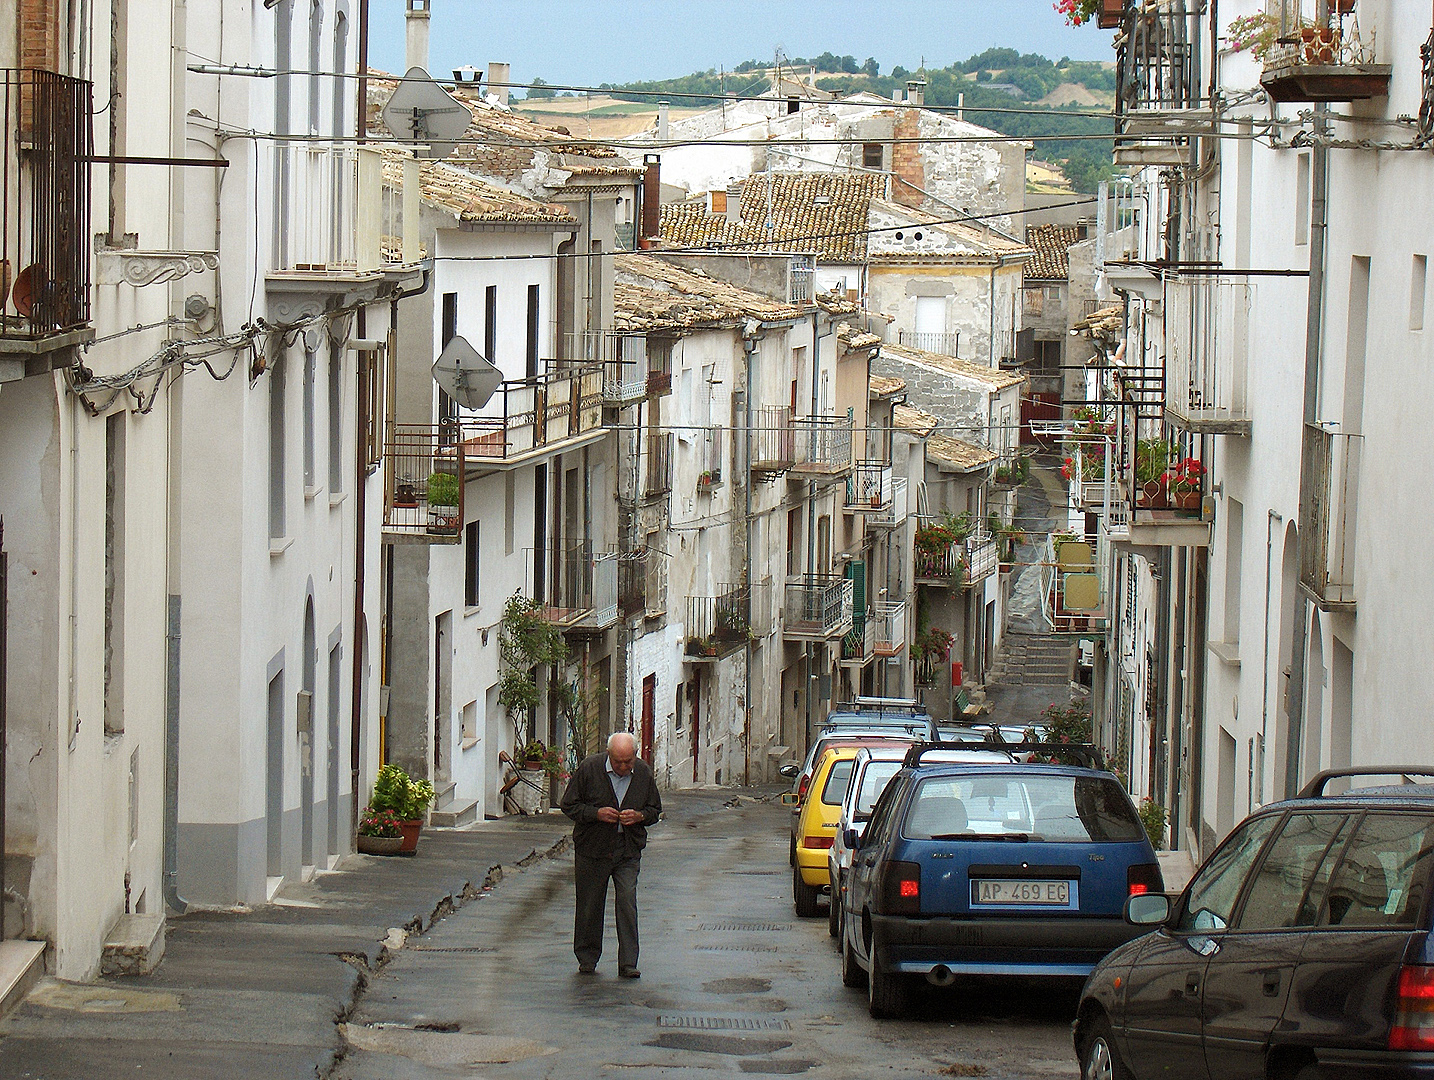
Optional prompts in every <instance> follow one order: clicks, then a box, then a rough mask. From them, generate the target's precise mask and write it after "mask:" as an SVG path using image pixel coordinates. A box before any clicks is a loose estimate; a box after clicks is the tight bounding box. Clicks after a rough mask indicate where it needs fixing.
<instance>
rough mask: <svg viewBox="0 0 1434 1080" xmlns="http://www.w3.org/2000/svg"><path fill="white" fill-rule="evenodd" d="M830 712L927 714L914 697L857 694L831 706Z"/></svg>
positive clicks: (924, 707) (925, 709)
mask: <svg viewBox="0 0 1434 1080" xmlns="http://www.w3.org/2000/svg"><path fill="white" fill-rule="evenodd" d="M830 711H831V712H892V713H902V712H905V713H912V714H913V715H916V716H926V715H928V710H927V708H926V706H925V705H923V704H921V702H919V701H917V700H916V699H915V698H893V697H863V696H858V697H856V698H853V699H852V700H851V701H842V702H838V703H837V704H835V705H833V706H832V707H831V710H830Z"/></svg>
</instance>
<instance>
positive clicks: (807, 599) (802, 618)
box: [782, 574, 854, 641]
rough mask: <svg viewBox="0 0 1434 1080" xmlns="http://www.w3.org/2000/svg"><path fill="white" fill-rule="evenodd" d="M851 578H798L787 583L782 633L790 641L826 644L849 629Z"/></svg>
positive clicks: (815, 575) (850, 624) (804, 575)
mask: <svg viewBox="0 0 1434 1080" xmlns="http://www.w3.org/2000/svg"><path fill="white" fill-rule="evenodd" d="M853 588H854V585H853V583H852V580H851V579H850V578H844V577H839V576H837V575H835V574H801V575H798V576H797V577H792V578H788V579H787V587H786V590H785V595H784V597H783V603H782V624H783V625H782V632H783V635H784V636H785V637H786V638H787V639H788V640H793V641H827V640H829V639H831V638H836V637H844V636H845V635H846V633H847V632H848V631H849V630H851V628H852V590H853Z"/></svg>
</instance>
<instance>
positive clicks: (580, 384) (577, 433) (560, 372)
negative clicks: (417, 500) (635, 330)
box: [445, 365, 603, 468]
mask: <svg viewBox="0 0 1434 1080" xmlns="http://www.w3.org/2000/svg"><path fill="white" fill-rule="evenodd" d="M602 426H603V425H602V368H601V367H597V366H581V367H579V366H567V365H562V366H557V365H555V366H554V367H553V368H552V370H550V371H548V372H547V373H546V374H542V375H534V376H531V377H529V378H526V379H509V380H506V381H505V382H503V383H502V384H501V385H500V386H499V387H498V389H497V391H495V392H494V394H493V396H492V397H491V398H490V399H489V400H488V403H487V404H486V405H485V406H483V408H482V409H481V410H476V411H473V412H469V411H467V410H464V411H463V412H462V414H461V415H460V416H459V417H458V418H457V419H454V420H451V421H448V423H447V424H446V425H445V429H446V431H447V432H448V435H447V441H448V443H450V444H456V443H457V442H461V443H462V450H463V453H464V455H465V457H466V458H467V461H468V466H469V467H470V468H473V467H475V466H478V465H481V464H483V463H484V462H504V461H513V460H515V459H522V458H525V457H530V456H533V455H536V454H539V453H543V452H546V451H557V450H561V449H563V448H564V447H565V446H568V445H570V444H572V443H573V442H576V441H578V440H581V439H586V438H588V437H590V436H593V435H595V434H596V433H598V432H600V431H601V430H602Z"/></svg>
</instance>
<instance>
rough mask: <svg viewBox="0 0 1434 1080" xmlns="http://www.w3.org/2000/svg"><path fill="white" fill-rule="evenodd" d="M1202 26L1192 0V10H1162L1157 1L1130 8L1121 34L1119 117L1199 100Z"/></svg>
mask: <svg viewBox="0 0 1434 1080" xmlns="http://www.w3.org/2000/svg"><path fill="white" fill-rule="evenodd" d="M1183 7H1184V5H1182V8H1183ZM1200 29H1201V27H1200V15H1199V13H1198V12H1197V10H1196V7H1195V5H1193V4H1192V5H1189V10H1188V11H1186V10H1168V9H1167V10H1161V9H1160V7H1158V6H1157V5H1154V4H1141V5H1130V6H1129V7H1127V8H1126V11H1125V20H1124V23H1123V25H1122V26H1121V29H1120V33H1119V34H1118V35H1117V36H1116V95H1115V99H1116V102H1115V108H1116V115H1117V117H1120V116H1123V115H1125V114H1128V113H1132V112H1138V111H1143V110H1162V111H1164V110H1171V109H1191V108H1195V107H1197V106H1198V105H1199V104H1200V87H1199V85H1198V82H1199V80H1198V78H1197V75H1198V72H1197V70H1196V64H1197V62H1198V58H1197V56H1196V54H1195V41H1196V39H1197V36H1198V35H1199V33H1200Z"/></svg>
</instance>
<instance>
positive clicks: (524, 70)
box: [369, 0, 1115, 86]
mask: <svg viewBox="0 0 1434 1080" xmlns="http://www.w3.org/2000/svg"><path fill="white" fill-rule="evenodd" d="M404 7H405V4H404V0H371V4H370V11H369V24H370V25H369V37H370V43H369V62H370V63H371V64H372V65H373V66H374V67H377V68H382V69H384V70H386V71H394V72H397V71H399V70H401V69H402V68H403V60H404V28H403V23H404V19H403V12H404ZM430 7H431V9H432V20H431V23H430V44H429V65H428V67H429V71H430V72H432V73H433V74H435V75H442V76H447V75H449V74H450V73H451V72H452V71H453V69H454V68H459V67H465V66H469V65H471V66H473V67H476V68H479V69H483V68H485V67H486V66H487V64H488V63H489V62H490V61H500V62H501V61H507V62H508V63H510V64H512V65H513V81H514V82H530V81H532V79H533V77H534V76H538V77H541V78H543V79H545V80H546V81H547V82H549V83H556V84H565V85H571V86H596V85H598V84H599V83H604V82H609V83H617V82H630V81H634V80H639V79H666V78H674V77H676V76H679V75H687V74H691V73H692V72H694V71H705V70H707V69H708V68H718V67H725V68H727V69H729V70H730V69H731V68H732V67H733V66H734V65H736V64H738V63H741V62H742V61H743V60H748V59H756V58H770V57H771V56H772V54H773V51H774V49H776V47H777V46H779V45H780V46H781V47H782V50H783V52H784V53H785V54H786V55H787V56H816V55H818V54H820V53H823V52H832V53H835V54H836V55H837V56H844V55H848V54H849V55H851V56H854V57H856V58H857V61H858V62H861V61H863V60H865V59H866V58H867V57H868V56H874V57H875V58H876V59H877V61H878V62H879V63H880V64H881V71H882V74H886V73H887V72H889V71H890V70H891V69H892V67H894V66H896V65H897V64H900V65H901V66H902V67H906V68H910V69H915V68H917V67H918V66H920V64H921V61H922V58H923V57H924V58H925V61H926V64H927V66H929V67H945V66H947V65H948V64H951V63H952V62H954V61H956V60H964V59H966V58H967V57H968V56H973V55H975V54H976V53H979V52H982V51H984V50H985V49H987V48H990V47H991V46H1001V47H1004V48H1014V49H1019V50H1020V51H1021V52H1036V53H1041V54H1042V55H1044V56H1047V57H1049V58H1050V59H1052V60H1058V59H1060V57H1062V56H1069V57H1070V58H1071V59H1073V60H1114V59H1115V53H1114V52H1113V51H1112V49H1111V47H1110V42H1111V39H1112V37H1113V36H1114V35H1113V32H1111V31H1103V30H1097V29H1096V28H1095V26H1094V25H1093V24H1091V25H1087V26H1084V27H1080V28H1072V27H1068V26H1066V25H1065V20H1064V19H1063V17H1062V16H1060V15H1058V14H1057V13H1056V12H1055V11H1054V10H1053V8H1052V0H822V2H817V0H522V2H517V0H505V2H501V3H500V2H494V0H431V4H430Z"/></svg>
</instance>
